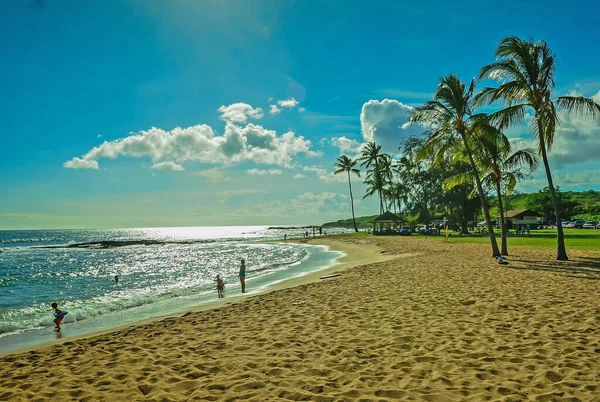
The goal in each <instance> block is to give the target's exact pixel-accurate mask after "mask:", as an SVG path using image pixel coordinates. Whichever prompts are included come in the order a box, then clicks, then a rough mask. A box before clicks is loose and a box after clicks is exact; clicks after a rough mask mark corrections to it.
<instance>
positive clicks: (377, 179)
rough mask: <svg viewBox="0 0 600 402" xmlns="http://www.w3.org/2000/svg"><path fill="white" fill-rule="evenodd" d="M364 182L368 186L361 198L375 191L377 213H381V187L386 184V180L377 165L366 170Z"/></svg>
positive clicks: (369, 195)
mask: <svg viewBox="0 0 600 402" xmlns="http://www.w3.org/2000/svg"><path fill="white" fill-rule="evenodd" d="M364 183H365V184H366V185H367V186H368V187H367V192H366V194H365V195H364V197H363V199H365V198H367V197H371V196H372V195H373V194H375V193H377V194H379V213H380V214H383V212H384V211H383V189H384V188H385V186H386V184H387V180H386V178H385V176H384V175H383V174H382V171H381V169H379V168H377V165H375V166H374V167H373V169H372V170H369V171H368V172H367V176H366V178H365V181H364Z"/></svg>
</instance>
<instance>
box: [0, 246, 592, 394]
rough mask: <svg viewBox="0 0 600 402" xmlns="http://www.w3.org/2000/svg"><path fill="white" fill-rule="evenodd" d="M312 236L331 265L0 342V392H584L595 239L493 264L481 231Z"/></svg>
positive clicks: (588, 385) (516, 254)
mask: <svg viewBox="0 0 600 402" xmlns="http://www.w3.org/2000/svg"><path fill="white" fill-rule="evenodd" d="M312 242H313V241H312V240H311V243H312ZM317 242H319V243H321V244H328V245H330V246H331V247H332V248H336V249H343V250H344V251H346V252H347V253H348V255H347V256H346V257H345V262H344V264H345V265H343V266H338V267H334V268H330V269H329V270H328V271H327V272H320V273H318V274H311V275H312V276H308V275H307V276H306V277H302V278H298V279H297V282H295V283H288V284H281V287H285V286H290V285H296V286H295V287H292V288H282V289H279V290H275V291H273V292H270V293H267V294H262V295H256V296H252V297H247V298H246V297H244V298H240V299H236V300H234V301H233V302H231V301H229V302H228V304H227V305H221V306H220V307H217V308H215V309H212V310H201V311H195V312H189V313H186V314H185V315H183V316H181V317H170V318H166V319H163V320H161V321H158V322H152V323H144V324H143V325H140V326H137V327H134V328H126V329H121V330H119V331H116V332H112V333H104V334H101V335H97V336H94V337H89V338H85V339H79V340H68V341H67V342H62V343H57V344H54V345H50V346H44V347H40V348H37V349H34V350H31V351H26V352H21V353H18V354H11V355H6V356H3V357H1V358H0V400H21V399H22V400H37V399H39V400H47V399H51V400H58V399H61V400H105V401H115V400H171V401H178V400H234V399H249V400H256V401H263V400H316V401H320V400H321V401H335V400H349V401H350V400H373V401H375V400H377V401H381V400H390V401H392V400H417V401H463V400H476V401H479V400H498V401H500V400H501V401H509V400H510V401H519V400H539V401H554V400H556V401H568V400H572V401H576V400H581V401H591V400H598V395H600V375H599V374H598V373H599V372H600V305H599V304H598V296H600V281H599V279H600V252H591V251H586V252H578V251H575V250H570V252H569V253H570V257H571V261H568V262H562V263H559V262H556V261H554V260H553V257H554V251H553V250H549V249H533V248H522V247H520V248H517V247H512V248H511V249H510V251H511V252H512V255H511V256H510V265H508V266H501V265H498V264H497V263H496V261H495V260H493V259H492V258H491V257H489V254H490V253H489V246H486V245H477V244H444V243H442V242H439V241H438V240H434V239H426V238H425V239H424V238H417V237H414V238H411V237H407V238H405V237H393V238H392V237H388V238H385V237H383V238H377V237H373V236H369V237H366V236H365V237H347V236H341V237H333V236H331V237H328V238H325V239H317V241H315V243H317ZM370 261H377V262H370ZM353 265H355V267H352V266H353ZM344 268H348V269H345V270H343V269H344ZM337 271H341V275H340V276H336V277H332V278H329V279H325V280H321V279H318V278H319V277H322V276H324V275H327V274H332V273H334V272H337Z"/></svg>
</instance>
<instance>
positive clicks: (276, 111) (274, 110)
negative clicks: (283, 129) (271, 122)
mask: <svg viewBox="0 0 600 402" xmlns="http://www.w3.org/2000/svg"><path fill="white" fill-rule="evenodd" d="M269 113H270V114H272V115H276V114H279V113H281V109H279V107H277V105H271V110H269Z"/></svg>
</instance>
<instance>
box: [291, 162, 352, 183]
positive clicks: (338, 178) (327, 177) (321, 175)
mask: <svg viewBox="0 0 600 402" xmlns="http://www.w3.org/2000/svg"><path fill="white" fill-rule="evenodd" d="M302 170H303V171H305V172H313V173H314V174H316V175H317V178H318V179H319V180H321V181H326V182H345V181H346V180H347V177H345V176H344V175H337V174H333V172H328V171H327V169H324V168H322V167H320V166H304V167H303V168H302Z"/></svg>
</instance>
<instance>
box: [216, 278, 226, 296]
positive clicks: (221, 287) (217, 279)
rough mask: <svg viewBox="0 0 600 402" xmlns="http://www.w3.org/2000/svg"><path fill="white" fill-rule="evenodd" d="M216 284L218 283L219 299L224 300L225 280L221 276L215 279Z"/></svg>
mask: <svg viewBox="0 0 600 402" xmlns="http://www.w3.org/2000/svg"><path fill="white" fill-rule="evenodd" d="M215 282H217V294H218V295H219V299H221V298H223V297H224V296H223V289H225V283H224V282H223V279H221V277H220V276H219V275H217V277H216V278H215Z"/></svg>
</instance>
